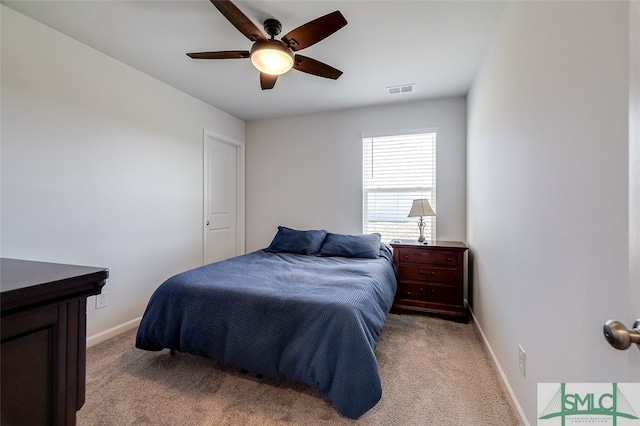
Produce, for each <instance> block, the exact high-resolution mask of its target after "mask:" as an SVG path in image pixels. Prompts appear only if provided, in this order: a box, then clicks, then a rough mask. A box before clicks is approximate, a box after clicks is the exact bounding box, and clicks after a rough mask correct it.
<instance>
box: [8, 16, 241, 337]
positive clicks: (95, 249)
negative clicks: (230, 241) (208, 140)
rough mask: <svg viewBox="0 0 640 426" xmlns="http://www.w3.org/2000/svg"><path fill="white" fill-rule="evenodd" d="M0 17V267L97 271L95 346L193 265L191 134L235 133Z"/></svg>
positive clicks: (210, 111)
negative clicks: (45, 265) (26, 264)
mask: <svg viewBox="0 0 640 426" xmlns="http://www.w3.org/2000/svg"><path fill="white" fill-rule="evenodd" d="M1 8H2V9H1V13H2V175H1V178H2V228H1V232H2V244H1V251H2V256H3V257H13V258H23V259H31V260H41V261H51V262H61V263H71V264H85V265H93V266H104V267H108V268H109V269H110V278H109V280H108V281H107V286H106V287H105V289H106V292H107V295H108V307H107V308H104V309H100V310H95V309H94V301H93V299H94V298H90V299H89V303H88V330H87V332H88V335H89V336H92V335H96V334H97V333H101V332H104V331H106V330H109V329H111V328H112V327H117V326H119V325H122V324H123V323H127V322H128V321H132V320H135V319H136V318H137V317H139V316H141V315H142V313H143V310H144V307H145V306H146V303H147V301H148V299H149V296H150V295H151V292H152V291H153V290H154V289H155V288H156V287H157V286H158V285H159V284H160V283H161V282H162V281H163V280H164V279H166V278H168V277H169V276H170V275H172V274H174V273H177V272H179V271H181V270H184V269H187V268H191V267H195V266H198V265H200V264H201V262H202V220H203V219H202V214H203V213H202V133H203V128H207V129H209V130H212V131H215V132H217V133H219V134H222V135H225V136H227V137H229V138H232V139H235V140H239V141H244V122H243V121H241V120H238V119H236V118H234V117H231V116H229V115H228V114H225V113H223V112H221V111H219V110H217V109H215V108H213V107H211V106H209V105H206V104H204V103H202V102H200V101H198V100H196V99H195V98H192V97H190V96H188V95H186V94H184V93H182V92H179V91H177V90H176V89H173V88H171V87H169V86H167V85H165V84H163V83H161V82H159V81H157V80H154V79H152V78H151V77H148V76H146V75H144V74H142V73H140V72H138V71H136V70H134V69H132V68H130V67H128V66H126V65H124V64H122V63H120V62H117V61H115V60H114V59H112V58H110V57H108V56H106V55H104V54H101V53H99V52H97V51H95V50H93V49H91V48H89V47H87V46H86V45H83V44H80V43H78V42H76V41H74V40H72V39H70V38H68V37H66V36H64V35H62V34H60V33H58V32H56V31H53V30H51V29H50V28H48V27H45V26H43V25H41V24H39V23H37V22H35V21H33V20H31V19H29V18H27V17H25V16H23V15H21V14H19V13H17V12H15V11H13V10H12V9H9V8H7V7H5V6H1Z"/></svg>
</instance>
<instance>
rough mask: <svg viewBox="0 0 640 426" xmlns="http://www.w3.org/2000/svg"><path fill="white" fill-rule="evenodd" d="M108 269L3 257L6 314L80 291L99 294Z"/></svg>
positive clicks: (0, 279)
mask: <svg viewBox="0 0 640 426" xmlns="http://www.w3.org/2000/svg"><path fill="white" fill-rule="evenodd" d="M108 277H109V270H108V269H107V268H95V267H91V266H78V265H65V264H59V263H47V262H34V261H30V260H18V259H7V258H0V289H1V291H2V299H1V301H2V313H3V314H4V313H5V312H6V311H7V310H9V309H15V308H18V307H21V306H24V305H28V304H34V303H41V302H44V301H47V300H51V299H57V298H67V297H73V296H75V295H79V294H97V293H99V292H100V288H101V287H102V286H103V285H104V284H105V282H104V280H106V279H107V278H108Z"/></svg>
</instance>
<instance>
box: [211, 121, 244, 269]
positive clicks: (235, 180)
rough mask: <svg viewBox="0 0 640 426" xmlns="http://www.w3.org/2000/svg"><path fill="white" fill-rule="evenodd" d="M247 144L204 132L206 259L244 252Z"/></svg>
mask: <svg viewBox="0 0 640 426" xmlns="http://www.w3.org/2000/svg"><path fill="white" fill-rule="evenodd" d="M243 165H244V144H242V143H240V142H235V141H229V140H226V139H222V138H221V137H219V136H216V135H214V134H212V133H211V132H208V131H206V130H205V134H204V203H203V204H204V244H203V253H204V254H203V263H204V264H207V263H212V262H217V261H219V260H224V259H228V258H230V257H233V256H237V255H239V254H242V253H243V252H244V223H243V222H244V211H243V210H244V199H243V198H244V167H243Z"/></svg>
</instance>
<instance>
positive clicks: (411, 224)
mask: <svg viewBox="0 0 640 426" xmlns="http://www.w3.org/2000/svg"><path fill="white" fill-rule="evenodd" d="M362 153H363V156H362V157H363V160H362V166H363V167H362V170H363V177H362V184H363V191H362V193H363V221H362V223H363V230H362V232H363V233H365V234H368V233H372V232H377V233H379V234H380V235H382V241H384V242H387V243H388V242H390V241H391V240H393V239H397V238H400V239H416V240H417V239H418V236H419V234H420V231H419V229H418V218H414V217H412V218H409V217H407V215H408V214H409V210H410V209H411V204H412V202H413V200H415V199H418V198H426V199H428V200H429V204H431V207H432V208H433V210H434V211H435V212H437V209H436V133H435V132H433V133H420V134H413V135H399V136H385V137H370V138H362ZM424 221H425V223H426V226H425V229H424V236H425V238H426V239H427V240H435V239H436V234H435V230H436V219H435V216H430V217H425V218H424Z"/></svg>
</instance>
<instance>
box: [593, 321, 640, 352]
mask: <svg viewBox="0 0 640 426" xmlns="http://www.w3.org/2000/svg"><path fill="white" fill-rule="evenodd" d="M602 331H603V332H604V338H605V339H607V342H609V344H610V345H611V346H613V347H614V348H616V349H620V350H624V349H627V348H629V346H631V344H632V343H635V344H636V345H638V349H640V319H638V320H636V322H634V323H633V329H631V330H627V327H625V326H624V324H622V323H621V322H620V321H615V320H609V321H607V322H605V323H604V327H603V328H602Z"/></svg>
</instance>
